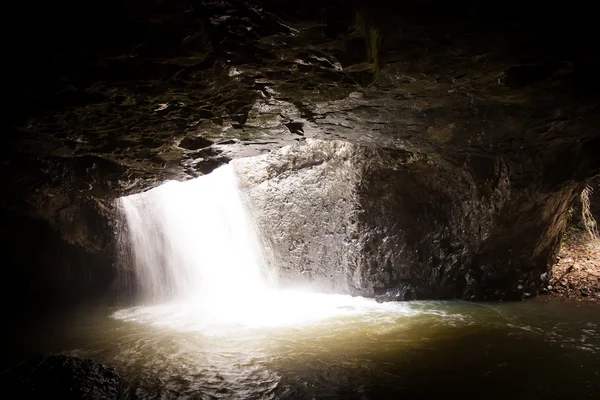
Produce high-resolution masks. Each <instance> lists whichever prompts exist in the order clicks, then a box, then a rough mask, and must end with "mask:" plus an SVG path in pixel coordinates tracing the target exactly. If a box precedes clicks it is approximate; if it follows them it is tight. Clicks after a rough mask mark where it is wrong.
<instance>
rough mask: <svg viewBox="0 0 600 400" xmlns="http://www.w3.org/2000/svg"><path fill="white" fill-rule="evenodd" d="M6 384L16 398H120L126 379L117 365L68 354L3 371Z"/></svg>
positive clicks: (3, 379) (31, 361) (5, 388)
mask: <svg viewBox="0 0 600 400" xmlns="http://www.w3.org/2000/svg"><path fill="white" fill-rule="evenodd" d="M2 387H3V391H4V392H5V393H11V397H10V398H15V399H40V400H41V399H61V400H117V399H122V398H123V397H122V381H121V377H120V376H119V374H118V373H117V372H116V371H115V370H114V368H111V367H108V366H106V365H103V364H98V363H96V362H94V361H92V360H85V359H80V358H76V357H68V356H50V357H46V358H39V359H34V360H30V361H27V362H25V363H23V364H20V365H18V366H16V367H13V368H11V369H9V370H7V371H5V372H4V373H3V374H2Z"/></svg>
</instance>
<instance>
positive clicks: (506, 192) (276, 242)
mask: <svg viewBox="0 0 600 400" xmlns="http://www.w3.org/2000/svg"><path fill="white" fill-rule="evenodd" d="M455 162H456V161H455V160H446V159H444V158H443V157H440V156H439V155H436V154H435V153H433V154H424V153H417V152H408V151H398V150H383V149H377V148H372V147H366V146H359V145H354V144H350V143H347V142H341V141H320V140H312V139H307V140H306V141H305V142H303V143H302V144H298V145H296V146H291V147H286V148H284V149H281V150H280V151H276V152H272V153H270V154H267V155H264V156H260V157H255V158H248V159H240V160H234V165H235V166H236V170H237V171H238V174H239V176H240V182H241V184H242V186H243V188H244V189H245V191H246V193H247V197H248V203H249V205H250V208H251V210H252V211H253V214H254V215H255V218H256V220H257V223H258V224H259V226H260V228H261V230H262V231H263V233H264V234H265V237H266V238H267V240H268V241H269V244H270V248H271V249H272V251H273V253H274V254H273V265H275V266H276V268H277V270H278V273H279V278H280V280H281V281H282V282H284V283H286V284H294V285H296V284H300V285H309V286H312V287H314V288H317V289H319V290H323V291H332V292H344V293H350V294H356V295H363V296H372V297H376V298H379V299H385V300H411V299H431V298H454V297H461V298H466V299H518V298H524V297H528V296H530V295H532V294H535V293H537V292H538V291H539V290H540V289H541V288H542V287H543V285H545V284H547V281H546V280H545V279H544V278H543V277H545V276H547V272H548V271H549V265H550V263H551V262H552V260H553V258H554V254H555V251H556V246H557V245H558V243H559V238H560V235H561V233H562V229H564V223H565V220H560V219H555V218H554V216H553V212H550V210H565V211H566V209H567V208H568V205H569V203H570V201H571V200H572V198H573V196H575V192H576V190H575V189H576V185H574V186H572V187H570V188H569V187H567V188H563V190H561V191H559V192H557V193H554V194H548V193H544V192H541V191H538V190H536V189H533V188H531V187H526V188H523V187H520V185H519V180H518V178H515V177H514V176H513V175H511V173H510V168H509V166H508V165H507V164H508V163H509V162H510V161H508V160H502V159H495V160H473V159H471V160H469V161H466V162H465V161H464V160H463V161H462V162H460V164H459V165H462V166H463V167H464V166H466V168H465V169H459V168H457V164H455ZM525 204H526V205H525ZM549 205H550V206H549ZM522 207H526V208H527V209H528V210H529V211H528V215H527V216H524V215H523V214H521V212H520V211H519V210H520V209H521V208H522ZM548 207H550V208H548ZM517 221H518V222H519V223H517ZM515 238H518V240H515ZM532 246H533V247H535V248H536V251H535V252H534V253H532V252H531V250H530V249H531V247H532Z"/></svg>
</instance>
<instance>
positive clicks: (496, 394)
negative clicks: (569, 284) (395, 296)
mask: <svg viewBox="0 0 600 400" xmlns="http://www.w3.org/2000/svg"><path fill="white" fill-rule="evenodd" d="M344 307H345V309H344V310H343V311H344V312H340V313H338V314H334V315H331V316H330V317H327V316H325V317H323V318H321V319H318V320H316V321H310V322H305V323H301V324H298V323H292V324H287V325H282V326H259V327H253V328H248V327H241V326H240V327H236V326H235V325H230V326H229V327H228V328H227V329H224V330H221V331H219V330H214V329H213V330H210V331H208V330H207V331H205V330H204V328H205V327H203V326H199V325H198V326H196V325H185V326H184V325H181V324H179V323H178V322H177V321H181V320H183V319H189V316H186V315H183V316H182V315H179V314H177V315H175V314H176V313H175V314H172V313H170V311H168V310H167V311H165V310H163V311H162V312H163V313H164V314H165V315H167V314H168V315H169V316H171V317H172V318H171V319H168V321H167V322H165V320H164V318H163V317H164V316H165V315H163V316H162V317H156V318H157V320H160V318H163V319H162V320H161V321H162V323H155V322H156V321H154V320H153V319H152V318H146V317H147V315H148V313H146V314H145V315H146V317H140V316H139V313H138V314H136V313H134V315H133V316H130V318H124V320H123V319H121V320H119V319H115V318H114V317H113V315H114V313H115V311H117V310H116V309H109V308H103V307H96V308H93V309H81V310H79V311H78V312H76V313H73V314H70V315H68V316H67V315H63V316H61V317H60V318H58V317H56V316H51V315H47V316H46V318H42V319H38V320H36V322H32V321H29V323H28V324H15V325H13V326H12V327H8V328H5V333H7V334H9V337H8V338H7V339H6V341H5V343H6V346H4V347H5V348H6V349H7V350H5V356H6V360H10V362H14V361H16V360H19V359H22V358H25V357H27V356H29V355H31V354H35V353H38V352H55V353H63V354H70V355H76V356H81V357H89V358H93V359H95V360H97V361H100V362H103V363H107V364H109V365H112V366H114V367H115V368H116V369H117V370H118V371H119V373H120V374H121V375H122V376H123V377H124V378H125V379H126V380H127V394H128V396H129V398H130V399H180V398H181V399H399V398H408V399H413V398H469V399H470V398H473V399H483V398H527V399H536V398H565V399H566V398H569V399H579V398H600V375H599V374H600V308H599V307H595V306H584V305H576V304H566V303H544V302H540V301H535V300H532V301H525V302H517V303H493V304H480V303H477V304H473V303H465V302H412V303H396V304H389V305H386V306H382V308H378V307H379V306H378V305H374V304H373V305H372V306H371V305H367V307H363V305H359V306H356V305H352V304H350V305H348V306H344ZM353 307H354V308H353ZM188 311H189V310H188ZM150 314H152V315H155V314H156V311H152V312H151V313H150ZM207 332H208V333H207Z"/></svg>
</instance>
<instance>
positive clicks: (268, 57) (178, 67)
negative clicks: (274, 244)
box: [0, 0, 600, 200]
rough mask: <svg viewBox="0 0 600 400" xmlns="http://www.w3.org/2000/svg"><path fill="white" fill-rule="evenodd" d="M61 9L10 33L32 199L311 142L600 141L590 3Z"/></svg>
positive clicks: (480, 151)
mask: <svg viewBox="0 0 600 400" xmlns="http://www.w3.org/2000/svg"><path fill="white" fill-rule="evenodd" d="M47 3H48V4H40V5H34V4H29V3H27V4H24V3H23V4H20V5H15V7H16V8H17V10H15V11H14V18H15V21H14V22H15V26H16V28H14V30H13V31H12V32H11V34H10V35H9V36H8V37H5V39H7V38H8V42H9V44H8V49H9V50H8V51H7V52H6V53H5V54H10V56H9V57H6V58H5V61H7V62H8V66H7V68H8V69H9V71H8V72H5V74H7V75H5V80H6V86H5V91H4V98H5V100H6V101H7V103H8V104H6V105H5V106H4V107H3V109H2V114H3V115H2V120H3V122H4V124H5V129H4V132H5V135H6V136H5V137H7V138H8V140H7V141H6V142H5V143H4V146H3V149H2V152H1V153H0V154H1V157H2V168H3V178H4V179H5V180H7V182H5V183H8V184H12V185H13V186H14V187H17V188H18V190H17V194H15V195H14V196H15V197H16V200H19V199H20V198H21V197H22V196H31V193H34V192H35V193H39V192H40V188H41V187H42V186H43V187H56V186H60V185H62V184H65V185H66V184H67V183H69V184H70V185H72V186H73V189H74V190H77V191H79V192H82V193H87V192H89V193H91V194H92V195H94V196H97V197H99V198H100V197H102V196H104V195H105V194H106V193H113V194H115V193H119V194H122V193H130V192H135V191H140V190H144V189H146V188H148V187H151V186H153V185H155V184H157V183H158V182H160V181H162V180H165V179H188V178H191V177H194V176H198V175H201V174H204V173H207V172H210V171H211V170H212V169H214V168H215V167H217V166H218V165H220V164H222V163H224V162H227V161H228V160H229V159H232V158H235V157H241V156H247V155H254V154H260V153H262V152H265V151H269V150H271V149H274V148H278V147H281V146H284V145H288V144H292V143H296V142H299V141H302V140H304V139H305V138H317V139H342V140H348V141H353V142H357V143H363V144H365V145H372V146H380V147H385V148H398V149H404V150H408V151H413V152H425V153H431V154H441V155H443V156H447V157H456V156H459V157H463V156H464V157H466V156H469V155H476V156H480V157H498V156H502V157H508V158H510V157H516V158H518V157H522V153H523V152H529V153H535V152H539V151H543V149H548V148H555V149H559V148H568V147H573V146H579V147H582V146H583V147H585V146H588V147H589V150H587V152H588V153H589V154H592V153H593V151H595V149H598V129H597V128H598V127H600V114H599V113H598V107H599V105H600V96H599V95H598V89H599V88H600V78H599V77H598V76H599V75H598V72H597V71H598V70H599V69H598V66H599V64H600V56H599V53H598V51H597V45H596V39H595V38H596V36H597V35H596V34H595V32H594V30H595V26H594V21H593V20H592V18H593V16H592V15H590V13H588V12H586V10H585V9H582V8H577V7H576V6H574V5H568V4H567V5H565V4H561V5H560V8H559V6H558V5H557V6H554V5H550V4H548V5H546V6H544V7H545V8H540V7H539V6H538V7H535V8H534V7H533V6H532V8H531V9H528V8H527V6H525V5H523V4H520V3H516V2H502V3H494V5H493V6H492V5H490V4H487V2H482V4H479V3H477V2H469V1H459V2H441V1H425V2H413V3H409V2H397V4H395V5H393V6H391V5H389V4H387V3H388V2H378V1H370V2H360V1H356V2H348V1H287V2H281V1H274V0H273V1H254V2H253V1H217V0H214V1H203V2H202V1H192V0H186V1H182V0H168V1H160V0H147V1H141V0H138V1H134V0H127V1H116V0H114V1H104V2H100V1H95V2H94V1H92V2H74V1H64V0H60V1H58V2H47ZM50 3H51V4H50ZM588 163H590V161H588ZM591 163H592V164H593V162H591ZM590 165H591V164H590ZM97 182H100V183H99V184H96V183H97ZM23 191H25V192H26V193H28V194H23ZM45 193H46V192H45ZM46 194H48V193H46ZM8 197H10V196H8Z"/></svg>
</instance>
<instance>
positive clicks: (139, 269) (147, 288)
mask: <svg viewBox="0 0 600 400" xmlns="http://www.w3.org/2000/svg"><path fill="white" fill-rule="evenodd" d="M119 201H120V206H121V207H120V208H121V210H122V212H123V214H124V215H125V218H126V222H127V228H128V240H129V244H130V245H131V246H132V253H133V266H134V268H135V276H136V280H137V282H138V283H139V284H140V285H141V288H142V293H143V295H144V298H145V300H146V301H150V302H157V301H165V300H182V299H186V298H190V297H193V296H197V295H199V294H201V295H202V296H205V297H208V298H217V297H220V296H225V297H231V296H239V297H243V296H248V295H249V294H251V293H254V292H256V291H259V290H263V289H264V288H266V286H267V279H266V277H265V273H266V270H265V261H264V258H263V256H262V251H261V245H260V241H259V239H258V235H257V233H256V231H255V229H254V226H253V224H252V220H251V218H250V216H249V215H248V213H247V212H246V209H245V207H244V205H243V201H242V198H241V196H240V193H239V190H238V185H237V180H236V176H235V172H234V170H233V166H231V165H225V166H223V167H221V168H218V169H217V170H215V171H214V172H213V173H211V174H209V175H205V176H202V177H200V178H197V179H194V180H191V181H187V182H176V181H170V182H167V183H165V184H164V185H162V186H160V187H158V188H155V189H152V190H150V191H148V192H146V193H142V194H138V195H133V196H128V197H123V198H121V199H120V200H119Z"/></svg>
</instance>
